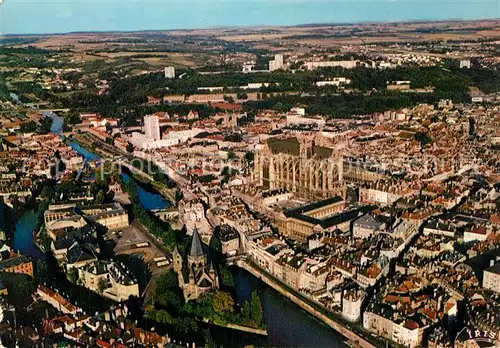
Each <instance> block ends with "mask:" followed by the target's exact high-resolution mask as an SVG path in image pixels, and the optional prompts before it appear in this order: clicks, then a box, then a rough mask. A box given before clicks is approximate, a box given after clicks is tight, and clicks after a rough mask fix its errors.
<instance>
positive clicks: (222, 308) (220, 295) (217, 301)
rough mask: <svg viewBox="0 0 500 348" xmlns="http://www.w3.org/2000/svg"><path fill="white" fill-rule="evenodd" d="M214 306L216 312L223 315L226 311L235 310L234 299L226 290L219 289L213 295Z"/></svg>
mask: <svg viewBox="0 0 500 348" xmlns="http://www.w3.org/2000/svg"><path fill="white" fill-rule="evenodd" d="M212 308H213V310H214V312H215V313H217V314H219V315H222V314H224V313H225V312H233V311H234V300H233V298H232V297H231V295H230V294H229V293H227V292H225V291H217V292H216V293H215V294H214V296H213V297H212Z"/></svg>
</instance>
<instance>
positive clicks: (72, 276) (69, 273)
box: [68, 267, 78, 283]
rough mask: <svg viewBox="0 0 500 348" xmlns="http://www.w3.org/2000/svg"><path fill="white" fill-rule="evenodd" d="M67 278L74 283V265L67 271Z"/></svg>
mask: <svg viewBox="0 0 500 348" xmlns="http://www.w3.org/2000/svg"><path fill="white" fill-rule="evenodd" d="M68 279H69V280H70V282H72V283H76V282H77V281H78V269H77V268H75V267H71V268H70V269H69V271H68Z"/></svg>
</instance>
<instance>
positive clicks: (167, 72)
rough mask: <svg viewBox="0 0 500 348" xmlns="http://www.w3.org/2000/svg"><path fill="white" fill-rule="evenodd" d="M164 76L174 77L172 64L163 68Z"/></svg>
mask: <svg viewBox="0 0 500 348" xmlns="http://www.w3.org/2000/svg"><path fill="white" fill-rule="evenodd" d="M165 78H167V79H173V78H175V68H174V67H173V66H167V67H166V68H165Z"/></svg>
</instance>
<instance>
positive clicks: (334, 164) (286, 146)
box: [254, 137, 345, 200]
mask: <svg viewBox="0 0 500 348" xmlns="http://www.w3.org/2000/svg"><path fill="white" fill-rule="evenodd" d="M254 180H255V181H257V184H258V185H260V186H263V187H265V188H268V189H276V188H282V189H285V190H287V191H289V192H294V193H295V194H296V195H297V196H298V197H303V198H306V199H310V200H317V199H325V198H329V197H334V196H338V195H340V196H342V197H345V185H344V183H343V158H342V157H341V156H338V155H337V154H336V153H335V152H334V151H333V149H331V148H327V147H323V146H317V145H316V144H315V142H314V141H313V140H311V139H302V138H300V139H299V138H297V137H294V138H287V139H269V140H268V141H267V142H266V143H265V144H263V145H259V146H258V148H257V151H256V154H255V168H254Z"/></svg>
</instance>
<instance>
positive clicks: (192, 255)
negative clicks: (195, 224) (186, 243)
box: [188, 228, 207, 268]
mask: <svg viewBox="0 0 500 348" xmlns="http://www.w3.org/2000/svg"><path fill="white" fill-rule="evenodd" d="M206 263H207V257H206V255H205V253H204V252H203V247H202V244H201V238H200V234H199V233H198V230H197V229H196V228H195V229H194V232H193V240H192V242H191V249H190V251H189V255H188V265H189V267H193V265H194V268H203V267H205V265H206Z"/></svg>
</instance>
